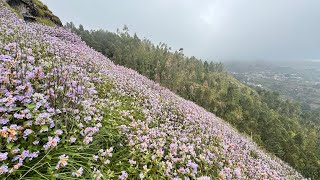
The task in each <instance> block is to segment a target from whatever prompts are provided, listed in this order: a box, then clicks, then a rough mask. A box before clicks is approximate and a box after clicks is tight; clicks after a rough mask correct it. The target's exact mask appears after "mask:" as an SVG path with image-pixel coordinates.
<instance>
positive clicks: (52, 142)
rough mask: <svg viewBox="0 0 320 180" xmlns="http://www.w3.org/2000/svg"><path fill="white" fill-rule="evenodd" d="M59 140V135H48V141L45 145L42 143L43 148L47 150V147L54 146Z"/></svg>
mask: <svg viewBox="0 0 320 180" xmlns="http://www.w3.org/2000/svg"><path fill="white" fill-rule="evenodd" d="M59 142H60V138H59V137H57V136H56V137H54V138H52V137H51V136H49V137H48V142H47V143H46V144H45V145H43V147H44V149H45V150H48V149H49V148H53V147H56V146H57V145H58V143H59Z"/></svg>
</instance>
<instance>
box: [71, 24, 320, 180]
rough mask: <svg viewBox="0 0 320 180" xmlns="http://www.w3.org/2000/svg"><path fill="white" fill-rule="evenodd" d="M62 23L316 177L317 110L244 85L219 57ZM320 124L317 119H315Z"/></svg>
mask: <svg viewBox="0 0 320 180" xmlns="http://www.w3.org/2000/svg"><path fill="white" fill-rule="evenodd" d="M66 27H67V28H69V29H71V30H72V31H73V32H75V33H77V34H78V35H79V36H81V38H82V39H83V40H84V41H85V42H86V43H87V44H88V45H89V46H91V47H93V48H94V49H96V50H97V51H99V52H101V53H103V54H104V55H106V56H107V57H110V58H111V59H112V61H113V62H115V63H116V64H119V65H123V66H126V67H128V68H132V69H134V70H136V71H138V72H139V73H141V74H143V75H145V76H147V77H148V78H150V79H152V80H154V81H156V82H158V83H159V84H161V85H162V86H165V87H167V88H169V89H170V90H172V91H173V92H175V93H177V94H179V95H180V96H182V97H183V98H185V99H188V100H191V101H193V102H195V103H197V104H198V105H200V106H202V107H204V108H205V109H206V110H208V111H210V112H212V113H214V114H216V115H217V116H219V117H222V118H223V119H224V120H226V121H227V122H229V123H231V124H232V125H233V126H235V127H236V128H237V129H238V130H239V131H240V132H242V133H246V134H248V135H249V136H250V137H251V138H252V139H253V140H254V141H255V142H256V143H257V144H258V145H259V146H262V147H264V148H266V149H267V150H268V151H269V152H272V153H273V154H275V155H276V156H278V157H279V158H281V159H282V160H283V161H285V162H287V163H289V164H290V165H291V166H292V167H294V168H295V169H297V170H299V171H300V172H301V173H302V174H303V175H304V176H306V177H310V178H313V179H319V178H320V174H319V173H320V139H319V138H318V137H319V136H320V126H317V125H315V123H316V121H319V120H318V119H319V116H318V113H314V112H309V111H308V112H306V111H302V109H301V106H300V105H299V104H298V103H296V102H292V101H289V100H287V99H285V98H284V97H282V96H280V95H279V94H278V93H275V92H270V91H266V90H261V89H253V88H251V87H248V86H246V85H244V84H242V83H241V82H239V81H238V80H236V79H235V78H234V77H233V76H231V75H229V74H228V72H227V71H225V70H224V67H223V64H222V63H213V62H210V63H208V62H207V61H201V60H200V59H197V58H195V57H187V56H184V54H183V50H181V49H180V50H179V51H172V50H171V49H170V47H168V45H166V44H164V43H160V44H159V45H154V44H152V43H151V42H150V41H149V40H148V39H140V38H139V37H138V36H137V35H136V34H133V35H131V34H130V33H129V30H128V28H127V27H126V26H125V27H124V29H123V31H119V30H118V31H117V33H112V32H109V31H106V30H85V29H84V27H83V26H82V25H80V26H79V27H78V28H76V27H75V26H74V25H73V23H67V24H66ZM318 124H319V123H318Z"/></svg>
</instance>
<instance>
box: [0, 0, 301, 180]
mask: <svg viewBox="0 0 320 180" xmlns="http://www.w3.org/2000/svg"><path fill="white" fill-rule="evenodd" d="M0 40H1V41H0V42H1V43H0V61H1V64H0V82H1V89H0V90H1V91H0V112H1V114H0V120H1V121H0V136H1V139H0V142H1V144H0V161H1V166H0V178H1V179H4V178H6V179H55V178H57V179H79V178H83V179H102V178H106V179H113V178H119V179H138V178H141V179H143V178H146V179H181V178H184V179H190V178H191V179H303V177H302V176H301V175H300V174H299V173H298V172H296V171H295V170H294V169H293V168H291V167H290V166H288V165H287V164H286V163H284V162H282V161H281V160H280V159H278V158H276V157H274V156H272V155H270V154H268V153H266V152H265V151H264V150H262V149H261V148H259V147H258V146H257V145H256V144H255V143H253V142H252V141H251V140H250V139H249V138H247V137H245V136H243V135H241V134H240V133H239V132H238V131H236V130H235V129H234V128H232V126H230V125H229V124H228V123H226V122H224V121H223V120H221V119H219V118H218V117H216V116H215V115H214V114H212V113H209V112H207V111H206V110H205V109H203V108H201V107H200V106H197V105H196V104H194V103H193V102H191V101H187V100H185V99H183V98H181V97H179V96H177V95H175V94H174V93H172V92H171V91H169V90H168V89H166V88H163V87H161V86H160V85H159V84H157V83H155V82H153V81H151V80H149V79H148V78H146V77H144V76H142V75H140V74H138V73H137V72H136V71H133V70H131V69H128V68H125V67H122V66H118V65H115V64H113V62H111V61H110V60H109V59H107V58H106V57H104V56H103V55H102V54H100V53H98V52H96V51H94V50H93V49H91V48H89V47H88V46H87V45H86V44H85V43H84V42H82V41H81V40H80V38H79V37H78V36H76V35H74V34H72V33H71V32H69V31H67V30H65V29H63V28H60V27H49V26H43V25H40V24H34V23H25V22H24V21H22V20H21V19H19V18H18V17H17V16H16V15H15V14H14V13H13V12H12V11H10V10H9V9H8V8H7V7H5V6H4V4H3V3H1V2H0Z"/></svg>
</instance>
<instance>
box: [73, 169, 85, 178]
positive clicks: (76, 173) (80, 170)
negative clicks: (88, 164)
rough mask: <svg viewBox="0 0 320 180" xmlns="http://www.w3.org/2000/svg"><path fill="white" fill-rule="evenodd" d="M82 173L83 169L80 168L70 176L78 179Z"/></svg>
mask: <svg viewBox="0 0 320 180" xmlns="http://www.w3.org/2000/svg"><path fill="white" fill-rule="evenodd" d="M82 173H83V168H82V167H80V168H79V169H78V170H77V171H76V172H72V175H73V176H76V177H80V176H82Z"/></svg>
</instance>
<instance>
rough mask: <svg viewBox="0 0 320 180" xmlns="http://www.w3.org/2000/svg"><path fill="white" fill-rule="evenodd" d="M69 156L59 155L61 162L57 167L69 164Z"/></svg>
mask: <svg viewBox="0 0 320 180" xmlns="http://www.w3.org/2000/svg"><path fill="white" fill-rule="evenodd" d="M68 160H69V156H66V155H65V154H62V155H61V156H59V162H58V163H57V165H56V169H59V168H60V167H64V166H66V165H68Z"/></svg>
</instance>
